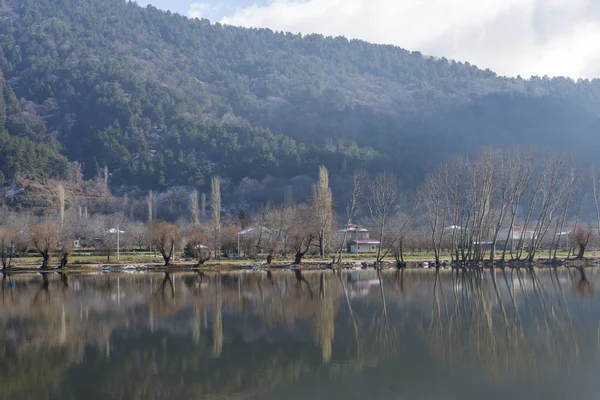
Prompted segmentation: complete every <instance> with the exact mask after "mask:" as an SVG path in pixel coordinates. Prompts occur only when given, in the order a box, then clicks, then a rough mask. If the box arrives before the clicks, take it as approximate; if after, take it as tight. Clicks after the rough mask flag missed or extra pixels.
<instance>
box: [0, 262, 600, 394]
mask: <svg viewBox="0 0 600 400" xmlns="http://www.w3.org/2000/svg"><path fill="white" fill-rule="evenodd" d="M596 272H597V271H596V269H592V268H589V269H587V270H586V276H585V277H582V275H581V274H580V272H579V271H578V270H577V269H574V268H569V269H566V268H559V269H556V270H550V269H548V270H538V271H536V272H530V271H528V270H511V269H507V270H506V271H504V272H503V271H501V270H497V271H495V272H494V273H492V272H490V271H489V270H488V271H483V272H482V271H461V272H457V271H456V272H451V271H448V270H444V271H440V272H439V274H436V272H435V271H433V270H429V271H418V270H405V271H403V272H397V271H383V272H381V273H379V274H378V273H377V272H376V271H372V270H371V271H369V270H364V271H362V270H360V271H349V272H342V273H334V272H332V271H323V272H321V271H314V272H308V271H306V272H303V273H302V274H301V275H297V274H295V273H294V271H273V272H272V273H267V272H264V271H262V272H256V271H254V272H237V273H222V274H209V273H207V274H201V273H196V272H171V273H165V272H161V273H158V272H153V273H139V272H137V273H97V274H74V273H73V274H68V275H62V274H58V273H49V274H44V275H41V274H11V275H3V276H2V277H1V278H2V291H1V294H0V295H1V297H0V325H1V327H0V343H1V344H0V398H1V399H86V400H91V399H127V400H131V399H206V400H216V399H267V400H271V399H273V400H275V399H311V400H318V399H329V400H331V399H333V400H337V399H340V400H341V399H344V400H349V399H361V400H362V399H382V400H383V399H385V400H388V399H389V400H400V399H402V400H404V399H406V400H407V399H411V400H414V399H433V400H437V399H440V400H442V399H443V400H450V399H461V400H479V399H482V398H485V399H486V400H495V399H507V398H508V399H545V400H551V399H594V398H598V396H599V394H598V393H599V391H600V383H599V381H598V374H599V373H600V305H599V303H598V301H597V299H596V296H595V287H596V286H597V284H598V279H600V274H598V275H597V274H596Z"/></svg>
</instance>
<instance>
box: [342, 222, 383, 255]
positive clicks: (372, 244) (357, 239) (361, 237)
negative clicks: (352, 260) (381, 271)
mask: <svg viewBox="0 0 600 400" xmlns="http://www.w3.org/2000/svg"><path fill="white" fill-rule="evenodd" d="M346 232H347V233H348V235H347V237H346V251H347V252H348V253H352V254H360V253H362V254H364V253H377V251H378V250H379V245H380V244H381V243H380V242H379V241H378V240H374V239H371V236H370V231H369V230H368V229H367V228H363V227H361V226H359V225H354V224H350V225H348V227H347V228H346V229H342V230H341V231H340V233H341V234H342V235H344V234H345V233H346Z"/></svg>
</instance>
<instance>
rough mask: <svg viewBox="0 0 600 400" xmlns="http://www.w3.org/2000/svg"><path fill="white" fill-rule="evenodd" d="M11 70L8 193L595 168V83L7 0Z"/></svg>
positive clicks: (1, 37) (4, 51)
mask: <svg viewBox="0 0 600 400" xmlns="http://www.w3.org/2000/svg"><path fill="white" fill-rule="evenodd" d="M0 70H1V73H2V76H1V77H0V88H1V89H2V96H1V97H2V99H1V100H0V135H1V136H0V140H2V146H0V152H2V157H0V160H1V161H0V172H1V173H2V175H3V176H2V182H3V183H4V184H5V185H15V184H19V183H22V182H23V181H24V180H37V181H39V180H46V179H49V178H52V179H61V180H64V179H70V178H74V177H75V178H78V174H79V173H80V172H79V171H81V173H83V177H84V178H85V179H92V178H94V177H96V176H98V174H99V173H101V171H102V170H103V169H104V168H105V167H106V168H107V169H108V171H109V177H110V178H109V182H108V184H109V186H110V188H111V190H113V191H114V192H119V193H126V192H128V191H131V190H133V189H134V188H139V189H142V190H144V191H145V190H148V189H153V190H158V191H164V190H166V189H168V188H170V187H177V186H184V187H188V188H198V189H200V190H206V189H207V188H208V186H209V185H210V177H211V176H213V175H219V176H221V177H223V178H224V182H225V183H226V184H227V183H228V185H229V186H228V187H229V188H230V189H231V190H230V191H231V192H233V190H234V188H238V187H239V185H240V183H241V182H243V180H244V179H251V180H258V181H262V180H264V179H265V178H266V177H270V178H269V179H274V180H276V182H277V183H276V185H275V186H278V187H280V188H281V187H285V186H287V185H291V186H294V179H295V178H297V177H298V176H303V175H305V174H308V175H312V174H313V171H316V170H317V167H318V166H319V165H325V166H327V168H328V169H329V171H330V173H331V176H332V185H334V187H335V185H336V182H338V183H337V184H339V185H340V187H344V186H347V183H348V177H349V176H350V175H351V174H352V172H353V171H354V170H355V169H356V168H359V167H360V168H363V169H365V170H366V171H368V172H370V173H377V172H379V171H382V170H386V171H389V172H394V173H395V174H396V175H397V176H398V177H399V179H400V181H401V182H402V185H403V186H406V187H413V188H414V187H416V186H418V185H419V184H420V183H421V182H422V180H423V177H424V175H425V174H426V173H427V172H428V171H430V170H432V169H433V167H434V166H435V165H436V164H437V163H438V162H439V161H440V160H441V159H445V158H446V157H447V156H448V155H449V154H454V153H457V152H471V151H475V150H478V149H480V147H481V146H482V145H496V146H506V145H514V144H529V145H533V146H536V147H544V148H556V147H557V146H560V147H561V148H563V149H565V148H566V149H569V150H572V151H574V152H575V154H577V155H578V156H581V157H584V158H589V159H592V158H593V153H592V151H593V148H594V146H593V145H592V144H595V143H597V141H598V139H597V135H596V134H597V129H598V126H599V122H600V119H599V111H598V110H600V81H599V80H593V81H587V80H580V81H577V82H575V81H573V80H571V79H565V78H554V79H549V78H547V77H543V78H542V77H533V78H531V79H529V80H524V79H520V78H515V79H512V78H511V79H509V78H503V77H498V76H497V75H496V74H494V73H493V72H492V71H489V70H485V71H484V70H480V69H478V68H476V67H475V66H472V65H470V64H468V63H460V62H455V61H450V60H446V59H443V58H442V59H437V58H434V57H427V56H423V55H422V54H420V53H418V52H408V51H406V50H403V49H401V48H397V47H393V46H381V45H372V44H368V43H365V42H362V41H358V40H352V41H349V40H346V39H345V38H326V37H323V36H320V35H308V36H302V35H295V34H291V33H283V32H273V31H271V30H268V29H245V28H237V27H232V26H224V25H221V24H214V23H210V22H209V21H207V20H198V19H194V20H192V19H188V18H186V17H183V16H180V15H177V14H171V13H170V12H163V11H161V10H158V9H156V8H154V7H151V6H149V7H147V8H142V7H139V6H138V5H136V4H135V3H131V2H127V1H123V0H105V1H93V0H78V1H75V0H3V1H0ZM5 155H6V156H5ZM67 160H68V161H67ZM68 162H71V163H74V162H77V163H78V164H76V165H75V166H73V165H68ZM226 186H227V185H226ZM279 193H280V194H281V197H283V191H281V190H280V191H279ZM271 197H272V196H271ZM304 197H305V198H306V197H307V196H306V195H304Z"/></svg>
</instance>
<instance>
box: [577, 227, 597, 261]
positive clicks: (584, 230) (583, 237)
mask: <svg viewBox="0 0 600 400" xmlns="http://www.w3.org/2000/svg"><path fill="white" fill-rule="evenodd" d="M591 236H592V229H591V228H590V227H589V226H586V227H583V226H576V227H575V229H573V240H574V241H575V243H577V246H579V252H578V253H577V257H576V259H577V260H583V257H584V255H585V249H586V247H587V245H588V243H589V242H590V237H591Z"/></svg>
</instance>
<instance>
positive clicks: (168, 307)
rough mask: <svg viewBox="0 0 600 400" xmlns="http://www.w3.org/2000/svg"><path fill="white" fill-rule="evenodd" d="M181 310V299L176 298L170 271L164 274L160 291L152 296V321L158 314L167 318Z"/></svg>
mask: <svg viewBox="0 0 600 400" xmlns="http://www.w3.org/2000/svg"><path fill="white" fill-rule="evenodd" d="M179 308H180V301H179V298H178V297H176V296H175V286H174V285H173V280H172V278H171V273H170V272H169V271H165V272H164V277H163V279H162V282H161V284H160V285H159V288H158V290H156V292H155V293H154V295H153V296H152V300H151V302H150V314H151V320H152V319H153V315H154V313H155V312H156V313H157V314H158V315H160V316H165V315H168V314H171V313H174V312H176V311H178V310H179Z"/></svg>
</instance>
